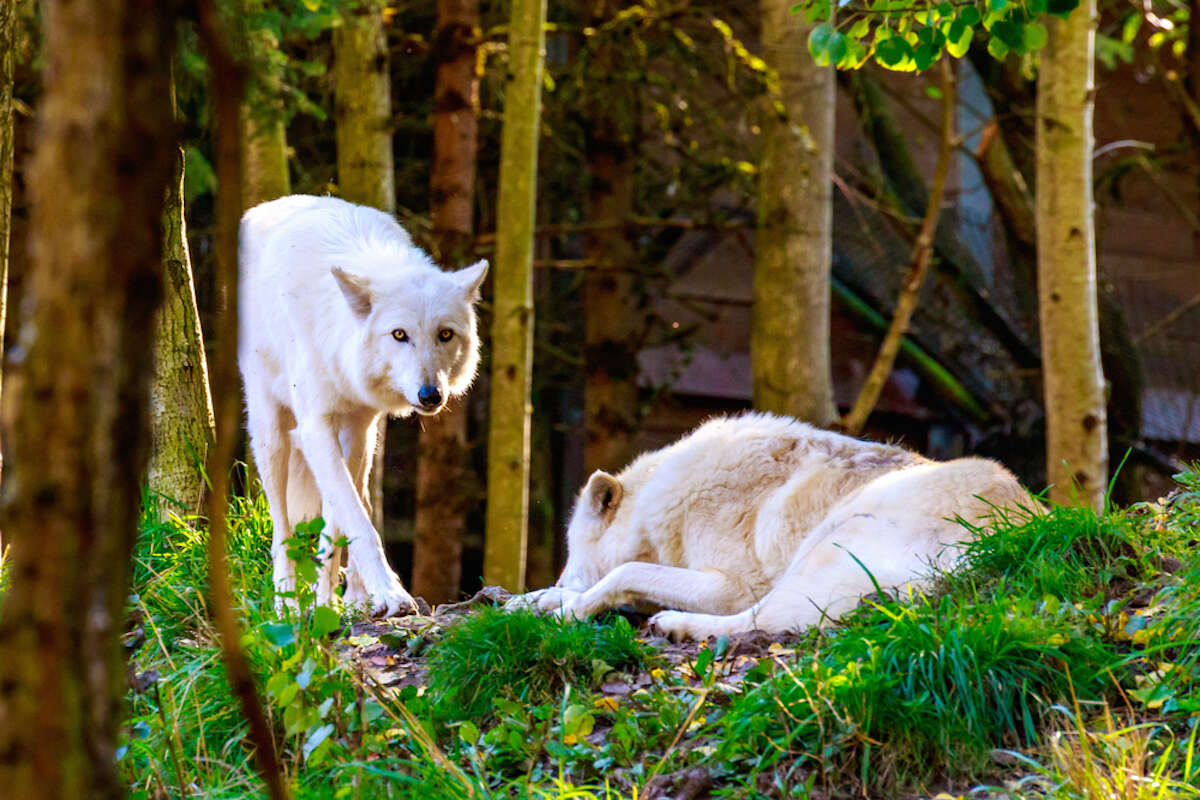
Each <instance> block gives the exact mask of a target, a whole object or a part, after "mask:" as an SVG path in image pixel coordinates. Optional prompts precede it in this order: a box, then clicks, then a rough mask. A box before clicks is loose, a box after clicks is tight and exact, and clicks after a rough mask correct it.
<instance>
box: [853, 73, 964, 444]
mask: <svg viewBox="0 0 1200 800" xmlns="http://www.w3.org/2000/svg"><path fill="white" fill-rule="evenodd" d="M941 70H942V141H941V146H940V147H939V149H938V160H937V168H936V171H935V173H934V176H933V188H932V189H931V190H930V192H929V201H928V202H929V205H928V206H927V207H926V209H925V219H924V220H923V221H922V223H921V230H920V231H919V232H918V233H917V241H916V243H915V244H914V245H913V252H912V258H911V261H910V266H909V270H908V276H907V277H906V278H905V280H904V285H903V287H902V288H901V290H900V296H899V297H898V298H897V299H896V309H895V311H894V312H893V313H892V322H891V324H890V325H889V326H888V330H887V333H886V334H884V337H883V342H882V343H881V344H880V346H879V353H878V354H877V355H876V356H875V363H874V364H872V365H871V371H870V372H869V373H867V379H866V381H864V383H863V386H862V389H860V390H859V393H858V397H857V398H855V400H854V406H853V407H852V408H851V409H850V412H849V413H848V414H846V416H845V418H844V419H843V420H842V429H843V430H845V432H846V433H848V434H850V435H851V436H858V435H860V434H861V433H862V431H863V428H864V427H865V426H866V424H867V419H868V418H869V417H870V416H871V412H872V411H873V410H874V409H875V404H876V403H877V402H879V395H880V393H882V392H883V386H884V384H885V383H886V382H887V379H888V376H889V375H891V374H892V367H893V366H895V363H896V354H897V353H899V352H900V342H901V340H902V339H903V337H904V334H905V332H907V331H908V323H909V322H910V321H911V320H912V315H913V312H914V311H915V310H916V308H917V301H918V300H919V299H920V296H921V286H922V284H924V282H925V274H926V273H927V272H928V271H929V263H930V262H931V261H932V260H933V235H934V233H935V232H936V231H937V224H938V219H939V217H941V214H942V199H943V198H944V196H945V191H946V178H947V176H948V175H949V172H950V157H951V156H952V155H953V153H954V148H955V145H956V141H955V138H956V137H955V134H954V114H955V111H956V96H957V92H956V91H955V79H954V66H953V64H952V63H951V62H950V60H949V59H948V58H943V59H942V60H941Z"/></svg>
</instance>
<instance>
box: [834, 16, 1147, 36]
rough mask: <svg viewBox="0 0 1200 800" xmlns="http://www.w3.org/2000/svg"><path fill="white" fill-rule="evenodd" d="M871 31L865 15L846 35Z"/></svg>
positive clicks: (864, 33)
mask: <svg viewBox="0 0 1200 800" xmlns="http://www.w3.org/2000/svg"><path fill="white" fill-rule="evenodd" d="M1139 19H1140V17H1139ZM870 32H871V20H870V19H869V18H867V17H863V18H862V19H860V20H858V21H857V22H855V23H854V24H853V25H851V26H850V30H848V31H847V32H846V35H847V36H849V37H850V38H851V39H861V38H863V37H864V36H866V35H867V34H868V33H870Z"/></svg>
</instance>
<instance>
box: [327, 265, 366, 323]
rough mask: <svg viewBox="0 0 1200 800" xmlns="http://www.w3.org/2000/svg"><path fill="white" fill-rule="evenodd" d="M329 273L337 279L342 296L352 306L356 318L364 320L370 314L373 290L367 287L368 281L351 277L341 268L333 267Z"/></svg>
mask: <svg viewBox="0 0 1200 800" xmlns="http://www.w3.org/2000/svg"><path fill="white" fill-rule="evenodd" d="M329 271H330V272H331V273H333V277H334V278H336V279H337V282H338V288H339V289H341V290H342V296H343V297H345V298H346V302H347V303H349V304H350V310H351V311H353V312H354V316H356V317H358V318H359V319H364V318H365V317H366V316H367V314H370V313H371V290H370V288H368V286H367V281H366V279H365V278H361V277H359V276H358V275H351V274H350V273H349V272H346V271H345V270H343V269H342V268H341V267H333V268H332V269H330V270H329Z"/></svg>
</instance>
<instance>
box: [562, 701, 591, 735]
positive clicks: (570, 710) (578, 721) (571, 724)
mask: <svg viewBox="0 0 1200 800" xmlns="http://www.w3.org/2000/svg"><path fill="white" fill-rule="evenodd" d="M595 728H596V718H595V717H594V716H592V713H591V712H590V711H588V709H587V707H586V706H581V705H574V704H572V705H569V706H567V709H566V710H565V711H564V712H563V736H575V737H577V738H579V739H582V738H583V737H585V736H587V735H589V734H590V733H591V732H592V731H593V730H595Z"/></svg>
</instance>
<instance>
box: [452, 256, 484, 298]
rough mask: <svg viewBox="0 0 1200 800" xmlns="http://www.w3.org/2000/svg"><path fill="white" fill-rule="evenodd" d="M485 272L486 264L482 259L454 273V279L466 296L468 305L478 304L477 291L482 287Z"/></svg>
mask: <svg viewBox="0 0 1200 800" xmlns="http://www.w3.org/2000/svg"><path fill="white" fill-rule="evenodd" d="M487 272H488V262H487V259H484V260H483V261H476V262H475V263H474V264H472V265H471V266H469V267H464V268H462V269H460V270H459V271H458V272H455V273H454V279H455V280H456V281H458V285H459V286H461V287H462V288H463V290H464V291H465V292H466V294H467V302H468V303H478V302H479V290H480V289H481V288H482V287H483V279H484V278H486V277H487Z"/></svg>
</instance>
